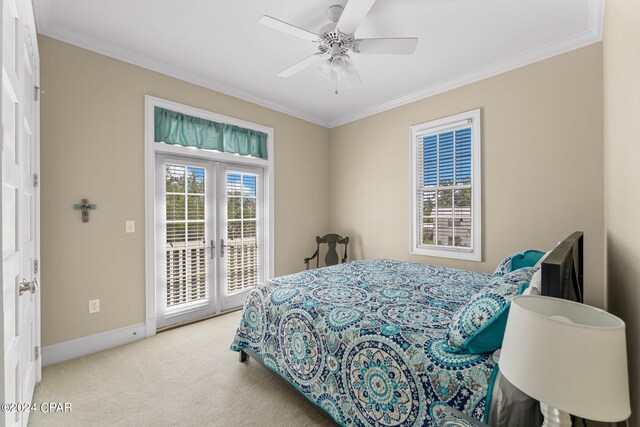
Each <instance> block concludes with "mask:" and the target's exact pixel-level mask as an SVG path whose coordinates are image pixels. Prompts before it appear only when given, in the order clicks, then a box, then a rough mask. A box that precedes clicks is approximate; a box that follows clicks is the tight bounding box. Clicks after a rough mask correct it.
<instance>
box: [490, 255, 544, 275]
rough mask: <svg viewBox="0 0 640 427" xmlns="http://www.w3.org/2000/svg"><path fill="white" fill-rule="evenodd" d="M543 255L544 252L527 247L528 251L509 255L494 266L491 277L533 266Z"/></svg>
mask: <svg viewBox="0 0 640 427" xmlns="http://www.w3.org/2000/svg"><path fill="white" fill-rule="evenodd" d="M544 255H545V253H544V252H540V251H536V250H534V249H529V250H528V251H520V252H516V253H514V254H513V255H509V256H508V257H506V258H505V259H503V260H502V262H501V263H500V264H499V265H498V268H496V271H494V272H493V276H492V277H498V276H504V275H505V274H507V273H509V272H511V271H515V270H518V269H519V268H523V267H533V266H534V265H536V263H537V262H538V261H539V260H540V259H541V258H542V257H543V256H544Z"/></svg>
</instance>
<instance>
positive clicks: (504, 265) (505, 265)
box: [491, 255, 513, 278]
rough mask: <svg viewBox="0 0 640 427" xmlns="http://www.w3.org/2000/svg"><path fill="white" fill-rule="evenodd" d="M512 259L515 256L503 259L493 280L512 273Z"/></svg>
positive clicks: (494, 273)
mask: <svg viewBox="0 0 640 427" xmlns="http://www.w3.org/2000/svg"><path fill="white" fill-rule="evenodd" d="M511 257H513V255H509V256H508V257H506V258H505V259H503V260H502V262H501V263H500V264H498V268H496V271H494V272H493V276H491V277H492V278H495V277H500V276H504V275H505V274H507V273H508V272H510V271H511Z"/></svg>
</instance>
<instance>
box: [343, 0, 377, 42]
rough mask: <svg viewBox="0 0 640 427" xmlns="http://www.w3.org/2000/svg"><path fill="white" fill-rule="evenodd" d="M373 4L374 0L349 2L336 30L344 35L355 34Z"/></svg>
mask: <svg viewBox="0 0 640 427" xmlns="http://www.w3.org/2000/svg"><path fill="white" fill-rule="evenodd" d="M375 2H376V0H349V2H348V3H347V5H346V6H345V7H344V10H343V11H342V16H340V20H339V21H338V24H337V25H336V28H337V29H338V30H340V31H341V32H343V33H344V34H353V33H355V32H356V30H357V29H358V27H359V26H360V23H361V22H362V21H363V20H364V18H365V17H366V16H367V13H369V10H371V7H372V6H373V4H374V3H375Z"/></svg>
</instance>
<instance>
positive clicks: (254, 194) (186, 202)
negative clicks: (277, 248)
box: [155, 155, 264, 327]
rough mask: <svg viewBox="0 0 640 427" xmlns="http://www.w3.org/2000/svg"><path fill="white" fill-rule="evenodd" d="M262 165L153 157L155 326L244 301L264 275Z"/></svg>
mask: <svg viewBox="0 0 640 427" xmlns="http://www.w3.org/2000/svg"><path fill="white" fill-rule="evenodd" d="M263 187H264V180H263V173H262V169H261V168H257V167H247V166H238V165H234V164H230V163H224V162H216V161H210V160H201V159H196V158H187V157H178V156H167V155H158V156H157V157H156V201H155V205H156V210H155V211H156V221H155V231H156V251H155V252H156V278H157V281H156V296H157V300H156V324H157V326H158V327H162V326H166V325H171V324H177V323H181V322H185V321H189V320H194V319H198V318H202V317H206V316H209V315H212V314H215V313H219V312H221V311H225V310H230V309H233V308H236V307H240V306H242V304H243V303H244V299H245V297H246V294H247V292H248V291H249V290H251V289H252V288H253V287H254V286H255V285H256V284H257V283H258V282H260V281H261V280H262V278H263V265H264V262H263V253H262V252H263V251H262V244H263V243H262V242H263V236H264V232H263V230H264V221H263V218H264V215H263V213H262V209H263V205H264V203H263V200H262V198H263V197H264V188H263Z"/></svg>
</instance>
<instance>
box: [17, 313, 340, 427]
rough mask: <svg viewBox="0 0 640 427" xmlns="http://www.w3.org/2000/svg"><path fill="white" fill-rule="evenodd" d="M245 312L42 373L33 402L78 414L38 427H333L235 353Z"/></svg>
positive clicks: (49, 417) (40, 419)
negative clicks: (68, 406) (233, 348)
mask: <svg viewBox="0 0 640 427" xmlns="http://www.w3.org/2000/svg"><path fill="white" fill-rule="evenodd" d="M239 320H240V312H235V313H231V314H226V315H223V316H220V317H216V318H213V319H210V320H206V321H203V322H200V323H195V324H192V325H189V326H184V327H182V328H178V329H174V330H171V331H168V332H163V333H161V334H158V335H156V336H154V337H152V338H148V339H145V340H141V341H137V342H135V343H131V344H127V345H124V346H122V347H118V348H114V349H111V350H107V351H104V352H100V353H96V354H92V355H89V356H85V357H81V358H79V359H75V360H70V361H68V362H64V363H60V364H57V365H53V366H48V367H46V368H45V369H44V370H43V373H42V382H41V383H40V384H39V385H38V386H37V387H36V392H35V397H34V402H36V403H38V404H40V403H42V402H70V403H71V405H72V412H71V413H58V414H55V413H53V414H51V413H50V414H44V413H41V412H36V413H33V414H32V415H31V418H30V421H29V424H30V425H33V426H177V425H180V426H300V427H301V426H330V425H334V424H333V423H332V422H331V421H330V420H329V419H328V418H327V416H326V415H324V414H323V413H321V412H320V411H319V410H318V409H316V407H315V406H314V405H313V404H312V403H310V402H309V401H307V400H306V399H305V398H304V397H302V396H300V395H299V394H298V393H297V392H295V391H294V390H292V389H291V388H290V387H289V386H288V385H287V384H286V383H285V382H284V381H283V380H281V379H280V378H279V377H277V376H276V375H275V374H273V373H272V372H270V371H268V370H267V369H266V368H263V367H262V366H260V365H258V364H257V363H256V362H255V361H254V360H252V359H249V363H239V362H238V353H235V352H232V351H230V350H229V344H230V343H231V340H232V339H233V335H234V333H235V328H236V326H237V325H238V323H239Z"/></svg>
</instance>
